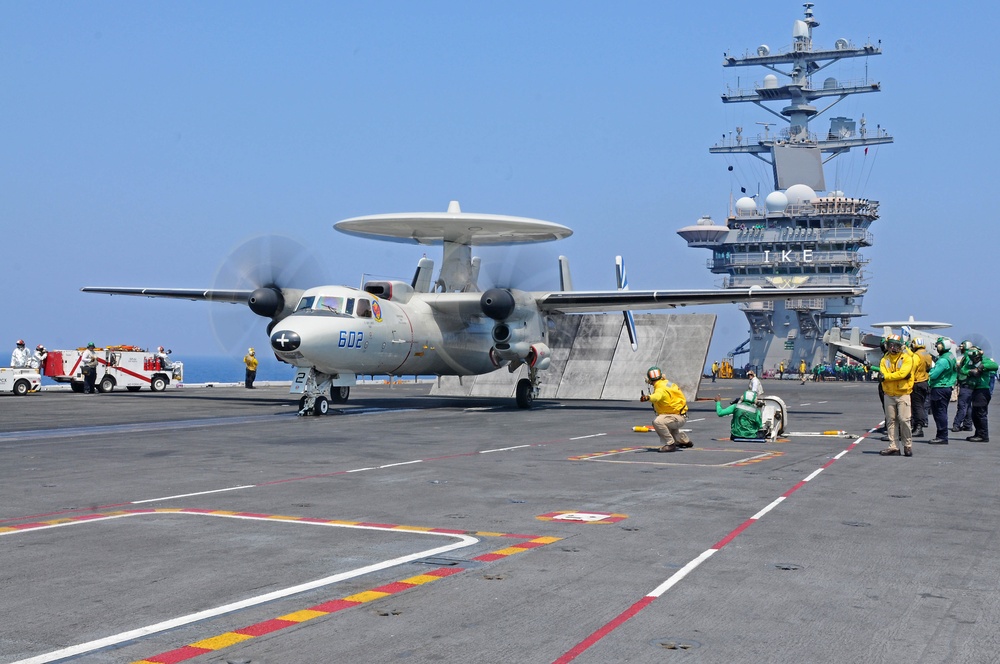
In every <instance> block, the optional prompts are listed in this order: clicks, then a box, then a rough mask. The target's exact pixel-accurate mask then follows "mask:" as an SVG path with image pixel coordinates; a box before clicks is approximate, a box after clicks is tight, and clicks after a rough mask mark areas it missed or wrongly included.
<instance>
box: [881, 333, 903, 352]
mask: <svg viewBox="0 0 1000 664" xmlns="http://www.w3.org/2000/svg"><path fill="white" fill-rule="evenodd" d="M885 346H886V348H890V349H891V348H892V347H893V346H896V347H897V348H902V347H903V338H902V337H901V336H899V335H898V334H890V335H889V336H887V337H886V338H885Z"/></svg>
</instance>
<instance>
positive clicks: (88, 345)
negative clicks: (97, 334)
mask: <svg viewBox="0 0 1000 664" xmlns="http://www.w3.org/2000/svg"><path fill="white" fill-rule="evenodd" d="M96 347H97V346H96V344H94V342H93V341H91V342H90V343H89V344H87V348H96Z"/></svg>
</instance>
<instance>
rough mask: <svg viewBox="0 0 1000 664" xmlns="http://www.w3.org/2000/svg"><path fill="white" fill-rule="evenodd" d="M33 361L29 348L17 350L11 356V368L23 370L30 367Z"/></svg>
mask: <svg viewBox="0 0 1000 664" xmlns="http://www.w3.org/2000/svg"><path fill="white" fill-rule="evenodd" d="M30 361H31V354H30V353H28V348H27V347H24V348H15V349H14V352H13V353H11V354H10V366H12V367H13V368H15V369H23V368H25V367H27V366H28V363H29V362H30Z"/></svg>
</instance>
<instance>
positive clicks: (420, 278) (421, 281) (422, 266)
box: [410, 256, 434, 293]
mask: <svg viewBox="0 0 1000 664" xmlns="http://www.w3.org/2000/svg"><path fill="white" fill-rule="evenodd" d="M433 276H434V261H432V260H431V259H429V258H427V257H426V256H425V257H424V258H421V259H420V261H418V262H417V271H416V272H414V273H413V282H412V283H410V285H411V286H413V290H415V291H416V292H418V293H429V292H431V279H432V278H433Z"/></svg>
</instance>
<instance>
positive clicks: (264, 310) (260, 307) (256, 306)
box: [247, 286, 285, 318]
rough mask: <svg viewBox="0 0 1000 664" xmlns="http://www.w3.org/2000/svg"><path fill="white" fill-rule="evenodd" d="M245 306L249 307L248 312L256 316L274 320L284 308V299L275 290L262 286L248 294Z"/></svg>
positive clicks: (278, 291)
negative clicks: (248, 297)
mask: <svg viewBox="0 0 1000 664" xmlns="http://www.w3.org/2000/svg"><path fill="white" fill-rule="evenodd" d="M247 304H248V305H249V306H250V310H251V311H253V312H254V313H255V314H257V315H258V316H263V317H265V318H274V317H275V316H276V315H277V314H278V313H279V312H280V311H281V310H282V309H284V308H285V298H284V296H282V294H281V291H280V290H278V289H277V288H268V287H266V286H264V287H261V288H258V289H256V290H254V292H253V293H251V294H250V299H249V300H247Z"/></svg>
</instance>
